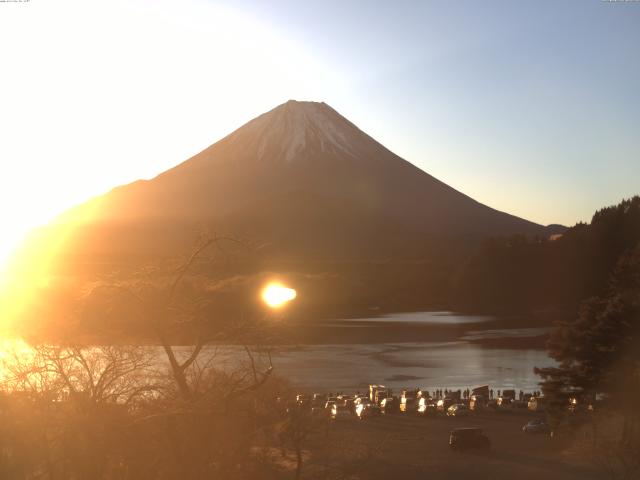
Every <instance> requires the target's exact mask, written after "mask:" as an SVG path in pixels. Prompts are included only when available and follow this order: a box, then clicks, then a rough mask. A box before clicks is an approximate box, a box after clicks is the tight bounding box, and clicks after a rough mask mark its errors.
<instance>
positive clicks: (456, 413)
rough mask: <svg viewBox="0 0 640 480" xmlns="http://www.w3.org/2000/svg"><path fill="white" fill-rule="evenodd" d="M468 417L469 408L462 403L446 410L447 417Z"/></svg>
mask: <svg viewBox="0 0 640 480" xmlns="http://www.w3.org/2000/svg"><path fill="white" fill-rule="evenodd" d="M465 415H469V408H468V407H467V406H466V405H465V404H463V403H455V404H453V405H451V406H450V407H449V408H447V416H448V417H462V416H465Z"/></svg>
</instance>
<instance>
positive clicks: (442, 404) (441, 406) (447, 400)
mask: <svg viewBox="0 0 640 480" xmlns="http://www.w3.org/2000/svg"><path fill="white" fill-rule="evenodd" d="M454 403H456V401H455V400H454V399H453V398H452V397H444V398H441V399H440V400H438V402H437V403H436V407H437V409H438V411H439V412H443V413H444V412H446V411H447V409H448V408H449V407H450V406H451V405H453V404H454Z"/></svg>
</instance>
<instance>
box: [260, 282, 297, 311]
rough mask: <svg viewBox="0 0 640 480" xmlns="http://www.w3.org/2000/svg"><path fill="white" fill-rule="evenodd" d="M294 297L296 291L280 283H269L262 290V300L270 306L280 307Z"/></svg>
mask: <svg viewBox="0 0 640 480" xmlns="http://www.w3.org/2000/svg"><path fill="white" fill-rule="evenodd" d="M294 298H296V291H295V290H294V289H293V288H288V287H285V286H284V285H282V284H280V283H270V284H269V285H267V286H266V287H265V288H264V289H263V290H262V300H264V302H265V303H266V304H267V305H268V306H270V307H271V308H278V307H282V306H283V305H285V304H286V303H287V302H290V301H291V300H293V299H294Z"/></svg>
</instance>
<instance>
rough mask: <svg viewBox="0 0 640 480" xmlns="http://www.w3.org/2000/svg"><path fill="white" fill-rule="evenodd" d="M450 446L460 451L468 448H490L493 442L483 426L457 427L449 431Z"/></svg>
mask: <svg viewBox="0 0 640 480" xmlns="http://www.w3.org/2000/svg"><path fill="white" fill-rule="evenodd" d="M449 447H451V448H452V449H454V450H458V451H463V450H467V449H479V450H488V449H489V448H490V447H491V442H490V441H489V437H487V436H486V435H485V434H484V433H483V432H482V429H481V428H477V427H467V428H456V429H454V430H451V432H450V433H449Z"/></svg>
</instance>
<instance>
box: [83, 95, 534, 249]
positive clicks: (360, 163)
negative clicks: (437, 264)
mask: <svg viewBox="0 0 640 480" xmlns="http://www.w3.org/2000/svg"><path fill="white" fill-rule="evenodd" d="M87 227H88V228H85V229H83V234H82V239H83V240H82V242H78V243H76V250H75V251H77V250H78V249H79V250H83V249H86V248H87V246H90V248H89V252H87V253H113V250H114V249H117V248H121V249H124V250H127V251H128V252H129V253H135V250H137V249H139V248H149V249H151V250H153V251H158V252H164V253H171V252H172V251H173V253H175V251H174V249H175V248H176V247H177V246H178V245H181V244H183V242H184V241H186V237H189V236H190V237H194V235H195V232H196V230H197V229H198V228H205V229H206V228H215V229H216V230H217V231H227V232H233V233H238V234H240V235H245V236H248V237H251V238H252V240H255V241H257V242H258V243H268V244H269V245H271V246H272V247H273V248H274V251H279V250H282V251H285V250H286V251H287V252H289V253H291V254H298V255H303V256H304V255H314V256H320V257H324V258H330V257H341V256H344V255H349V254H352V253H354V252H360V253H362V254H364V253H365V252H366V254H367V255H369V254H370V255H381V256H394V254H396V253H407V252H402V249H403V245H404V246H405V247H407V248H409V251H411V252H412V253H413V254H416V255H417V254H419V250H420V248H419V247H418V245H419V244H421V243H424V242H425V241H427V240H425V239H429V238H430V239H433V238H440V239H442V238H453V237H455V238H480V237H483V236H486V235H496V234H508V233H516V232H518V233H525V234H540V235H545V234H546V232H545V228H544V227H542V226H540V225H537V224H535V223H532V222H529V221H526V220H523V219H520V218H518V217H515V216H512V215H509V214H506V213H503V212H499V211H496V210H494V209H492V208H489V207H487V206H485V205H482V204H481V203H479V202H476V201H475V200H473V199H471V198H469V197H467V196H466V195H464V194H462V193H460V192H458V191H456V190H454V189H453V188H451V187H449V186H447V185H446V184H444V183H442V182H440V181H439V180H437V179H435V178H434V177H432V176H430V175H429V174H427V173H425V172H424V171H422V170H420V169H418V168H417V167H415V166H413V165H412V164H410V163H409V162H407V161H405V160H403V159H402V158H400V157H398V156H397V155H395V154H393V153H392V152H391V151H389V150H387V149H386V148H385V147H384V146H382V145H381V144H379V143H378V142H376V141H375V140H373V139H372V138H371V137H369V136H368V135H366V134H365V133H364V132H362V131H361V130H359V129H358V128H357V127H356V126H355V125H353V124H352V123H351V122H349V121H348V120H347V119H345V118H344V117H342V116H341V115H340V114H338V113H337V112H336V111H335V110H333V109H332V108H331V107H329V106H328V105H326V104H324V103H315V102H296V101H289V102H287V103H285V104H283V105H280V106H279V107H277V108H275V109H273V110H271V111H270V112H267V113H265V114H263V115H261V116H259V117H257V118H256V119H254V120H252V121H250V122H249V123H247V124H246V125H244V126H243V127H241V128H239V129H238V130H236V131H235V132H233V133H232V134H230V135H229V136H227V137H225V138H224V139H222V140H221V141H219V142H217V143H215V144H214V145H212V146H210V147H209V148H207V149H205V150H204V151H202V152H201V153H199V154H197V155H195V156H194V157H193V158H191V159H189V160H187V161H186V162H184V163H182V164H180V165H178V166H177V167H175V168H173V169H171V170H168V171H166V172H164V173H163V174H161V175H159V176H158V177H156V178H154V179H152V180H149V181H139V182H135V183H133V184H130V185H126V186H123V187H119V188H117V189H115V190H113V191H112V192H111V193H109V194H107V195H106V196H105V197H104V198H103V201H102V206H101V209H100V212H99V213H98V215H97V216H96V218H95V219H94V220H93V222H92V224H91V225H87ZM92 232H93V234H92ZM182 237H185V238H182Z"/></svg>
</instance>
